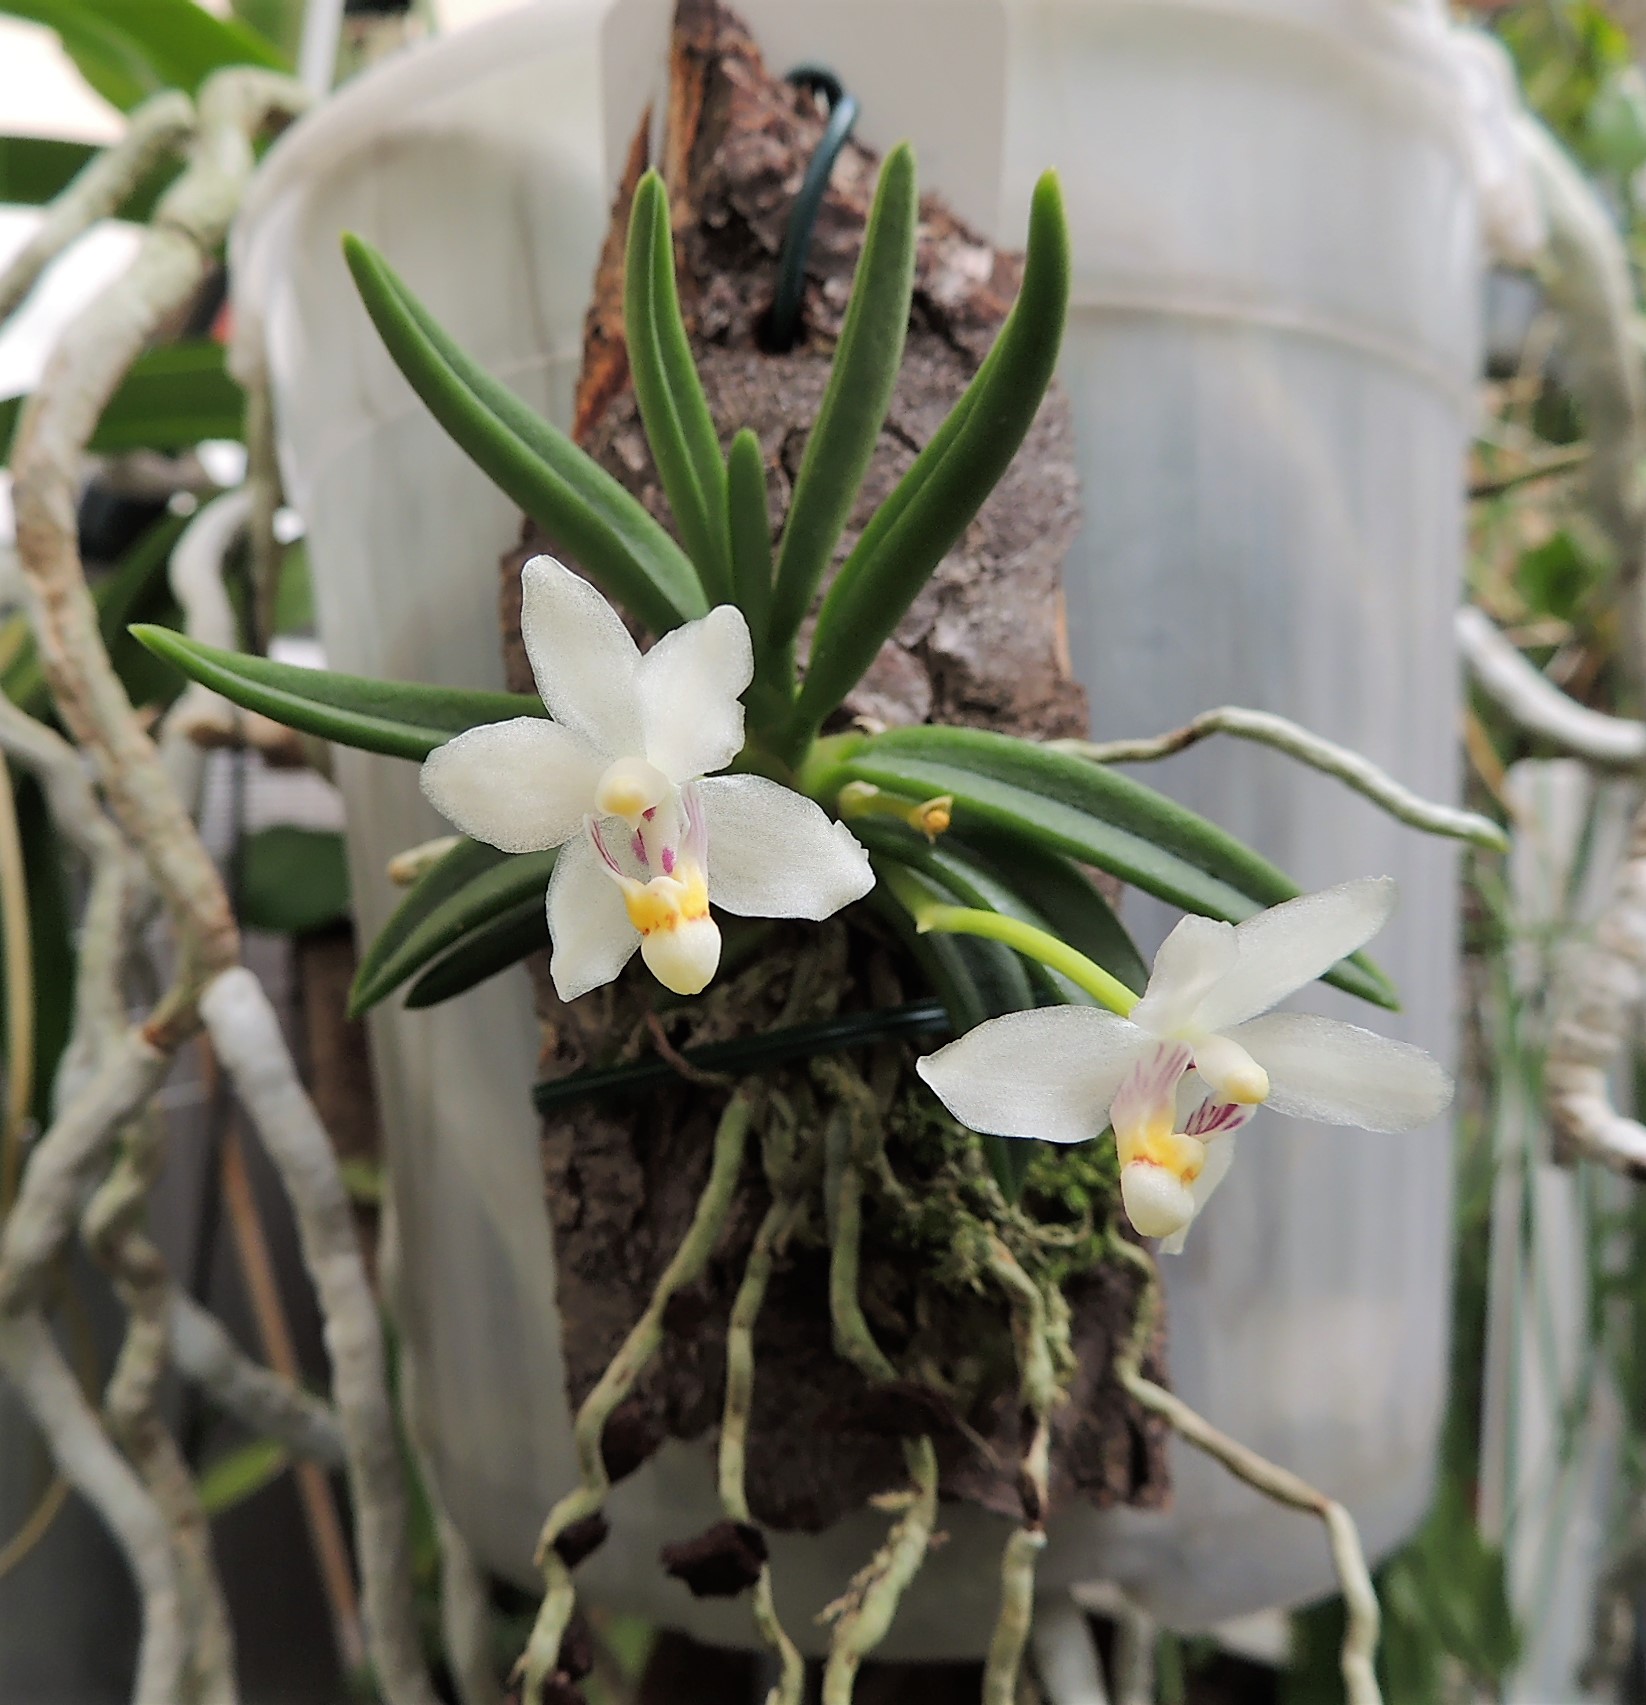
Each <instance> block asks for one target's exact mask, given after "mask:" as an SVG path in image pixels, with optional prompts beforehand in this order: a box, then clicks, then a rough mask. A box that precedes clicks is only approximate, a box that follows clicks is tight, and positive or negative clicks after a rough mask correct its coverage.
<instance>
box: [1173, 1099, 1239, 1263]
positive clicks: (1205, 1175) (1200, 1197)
mask: <svg viewBox="0 0 1646 1705" xmlns="http://www.w3.org/2000/svg"><path fill="white" fill-rule="evenodd" d="M1240 1111H1241V1112H1243V1113H1245V1114H1246V1115H1247V1117H1250V1114H1251V1110H1250V1108H1241V1109H1240ZM1240 1122H1241V1123H1242V1124H1244V1123H1245V1120H1241V1121H1240ZM1234 1157H1235V1140H1234V1138H1233V1137H1232V1136H1228V1137H1219V1138H1217V1139H1216V1140H1215V1141H1208V1142H1207V1144H1206V1164H1205V1165H1204V1166H1203V1167H1201V1169H1200V1176H1199V1177H1198V1178H1197V1179H1195V1181H1194V1182H1193V1183H1192V1184H1191V1185H1190V1186H1189V1194H1190V1195H1191V1196H1192V1197H1193V1198H1194V1219H1191V1220H1190V1221H1189V1223H1188V1225H1186V1226H1184V1227H1183V1228H1182V1229H1181V1230H1180V1231H1174V1232H1173V1233H1172V1235H1171V1236H1170V1237H1168V1238H1164V1239H1162V1240H1161V1244H1160V1253H1161V1254H1162V1255H1181V1254H1182V1253H1183V1245H1184V1243H1185V1241H1186V1240H1187V1238H1188V1236H1189V1232H1190V1230H1191V1229H1192V1228H1193V1226H1194V1222H1195V1220H1196V1219H1199V1218H1200V1211H1201V1209H1202V1208H1204V1207H1205V1206H1206V1202H1207V1199H1208V1198H1209V1197H1210V1196H1211V1193H1212V1192H1213V1191H1214V1190H1215V1189H1216V1188H1217V1187H1218V1185H1219V1184H1221V1183H1222V1182H1223V1180H1224V1179H1225V1178H1226V1177H1227V1176H1228V1174H1229V1168H1230V1167H1231V1166H1233V1165H1234Z"/></svg>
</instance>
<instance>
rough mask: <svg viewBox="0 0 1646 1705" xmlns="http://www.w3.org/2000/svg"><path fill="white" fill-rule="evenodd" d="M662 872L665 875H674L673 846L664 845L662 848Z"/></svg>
mask: <svg viewBox="0 0 1646 1705" xmlns="http://www.w3.org/2000/svg"><path fill="white" fill-rule="evenodd" d="M663 874H664V875H665V876H673V875H674V848H673V847H664V849H663Z"/></svg>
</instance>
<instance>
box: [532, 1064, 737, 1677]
mask: <svg viewBox="0 0 1646 1705" xmlns="http://www.w3.org/2000/svg"><path fill="white" fill-rule="evenodd" d="M748 1134H749V1098H748V1097H747V1096H746V1095H743V1094H741V1093H739V1094H737V1095H734V1096H733V1097H732V1099H731V1100H730V1102H729V1103H728V1104H727V1106H726V1111H725V1112H724V1113H723V1114H722V1115H721V1118H720V1126H719V1129H718V1130H717V1131H716V1132H715V1138H714V1158H713V1161H712V1163H711V1165H710V1168H709V1181H708V1183H707V1184H706V1185H704V1187H703V1194H702V1195H701V1196H700V1197H699V1198H698V1203H697V1211H696V1213H695V1214H693V1216H692V1223H691V1226H690V1227H689V1228H688V1230H687V1232H686V1235H685V1237H684V1239H683V1240H682V1241H681V1244H680V1247H679V1248H678V1249H677V1250H676V1251H675V1252H674V1258H673V1259H672V1260H671V1261H670V1262H669V1264H668V1266H667V1267H666V1268H664V1270H663V1276H662V1277H661V1278H660V1279H659V1280H658V1281H657V1286H656V1288H655V1289H654V1290H653V1291H652V1294H651V1298H650V1300H649V1301H648V1302H647V1304H646V1308H645V1312H644V1313H642V1315H641V1316H640V1318H639V1319H638V1320H637V1321H636V1322H635V1323H634V1326H633V1328H632V1329H631V1331H630V1333H629V1335H628V1337H627V1338H626V1339H624V1341H623V1347H622V1348H621V1349H620V1350H619V1351H618V1352H617V1354H616V1355H615V1356H614V1357H613V1358H612V1359H611V1362H610V1363H609V1364H608V1365H607V1368H606V1371H605V1372H604V1373H603V1374H602V1375H601V1376H600V1379H599V1382H598V1383H597V1384H596V1386H595V1388H594V1390H593V1391H591V1392H590V1393H589V1395H588V1396H587V1397H586V1398H585V1399H584V1400H583V1406H582V1408H581V1409H579V1410H578V1412H577V1425H576V1427H575V1429H574V1431H573V1441H574V1443H575V1445H576V1448H577V1464H578V1473H579V1476H580V1483H579V1485H578V1486H577V1488H576V1489H575V1490H574V1491H571V1492H568V1493H567V1494H566V1496H565V1497H563V1498H562V1499H561V1500H560V1502H559V1503H558V1504H556V1505H555V1506H554V1508H553V1509H552V1510H551V1511H550V1512H549V1519H548V1520H547V1521H546V1522H545V1523H544V1524H543V1536H542V1538H541V1539H539V1541H538V1542H537V1562H538V1566H539V1567H540V1568H541V1569H542V1571H543V1583H544V1593H543V1603H542V1606H541V1607H540V1609H539V1610H538V1613H537V1620H536V1622H535V1623H534V1624H533V1625H532V1631H531V1635H530V1637H529V1638H528V1640H527V1642H526V1649H525V1651H524V1652H522V1653H521V1655H520V1660H519V1662H518V1663H517V1664H516V1665H515V1672H516V1676H517V1678H520V1679H522V1680H523V1683H524V1685H523V1687H522V1694H523V1697H525V1698H527V1699H537V1698H539V1697H540V1696H541V1694H542V1691H543V1684H544V1683H545V1682H546V1681H547V1680H548V1679H549V1677H550V1676H552V1675H553V1674H554V1672H555V1670H556V1668H557V1667H558V1666H559V1663H560V1642H561V1640H562V1639H563V1638H564V1636H565V1632H566V1626H567V1624H568V1623H569V1622H570V1621H571V1618H572V1612H573V1610H574V1609H575V1608H576V1605H577V1587H576V1584H575V1583H574V1582H573V1580H572V1572H571V1570H570V1569H569V1568H567V1567H566V1564H565V1563H564V1562H563V1561H562V1559H561V1557H560V1553H559V1552H558V1551H557V1550H556V1549H555V1542H556V1541H557V1540H558V1539H559V1538H560V1536H561V1535H562V1534H563V1533H565V1531H566V1530H567V1529H568V1528H569V1527H571V1526H572V1525H573V1524H574V1523H576V1522H580V1521H584V1520H586V1519H587V1518H588V1517H590V1516H592V1515H596V1514H598V1513H599V1510H600V1506H601V1505H602V1504H603V1503H604V1502H605V1501H606V1493H607V1492H608V1491H609V1490H610V1489H611V1480H610V1478H609V1477H608V1476H607V1473H606V1463H605V1459H604V1458H603V1457H602V1455H601V1452H600V1441H601V1437H602V1435H603V1434H604V1433H605V1431H606V1423H607V1421H609V1420H610V1419H611V1416H612V1411H613V1410H614V1409H616V1408H617V1406H618V1404H620V1403H621V1402H622V1401H623V1399H624V1398H625V1397H627V1396H628V1394H629V1393H630V1391H632V1390H633V1389H634V1385H635V1381H636V1380H638V1379H639V1378H640V1376H641V1374H642V1373H644V1372H645V1369H646V1364H647V1363H648V1362H650V1361H651V1359H652V1357H653V1356H654V1355H656V1353H657V1350H658V1347H659V1345H661V1344H662V1342H663V1313H664V1310H665V1309H666V1308H667V1307H668V1304H669V1299H670V1298H671V1297H672V1296H673V1295H674V1294H675V1292H676V1291H680V1290H684V1289H685V1288H686V1287H687V1286H688V1285H692V1284H695V1283H696V1282H697V1280H698V1278H699V1276H700V1275H701V1274H702V1272H703V1269H704V1268H705V1267H706V1266H707V1265H708V1264H709V1257H710V1256H711V1255H712V1254H713V1253H714V1246H715V1245H716V1243H718V1242H719V1241H720V1233H721V1230H722V1228H723V1227H724V1226H725V1223H726V1215H727V1212H728V1211H729V1209H730V1208H731V1203H732V1196H733V1193H734V1192H735V1190H736V1188H737V1179H738V1174H739V1173H740V1172H741V1171H742V1170H743V1151H744V1147H745V1145H746V1141H747V1138H748Z"/></svg>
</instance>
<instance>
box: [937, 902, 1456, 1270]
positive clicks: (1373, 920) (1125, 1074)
mask: <svg viewBox="0 0 1646 1705" xmlns="http://www.w3.org/2000/svg"><path fill="white" fill-rule="evenodd" d="M1394 902H1395V885H1394V883H1393V881H1391V880H1390V879H1389V878H1387V877H1369V878H1366V879H1364V880H1361V881H1357V882H1345V883H1343V884H1341V885H1340V886H1338V887H1336V888H1328V889H1325V890H1324V891H1323V892H1321V893H1318V894H1305V895H1303V896H1301V897H1300V898H1298V899H1296V900H1288V901H1287V902H1286V903H1285V904H1284V905H1280V906H1274V907H1271V908H1270V909H1269V910H1268V911H1266V912H1260V913H1259V914H1258V915H1257V916H1256V917H1254V918H1249V919H1248V920H1247V921H1246V922H1245V923H1243V924H1239V925H1231V924H1226V923H1218V922H1215V921H1214V920H1212V919H1210V918H1200V917H1188V918H1184V919H1183V920H1182V922H1180V923H1179V924H1178V925H1177V927H1176V928H1175V929H1174V930H1173V931H1172V933H1171V934H1170V935H1169V936H1167V938H1166V940H1165V941H1164V942H1163V943H1162V944H1161V948H1160V951H1159V953H1158V954H1156V955H1155V962H1154V972H1153V974H1152V975H1151V976H1150V978H1149V986H1148V989H1147V990H1146V991H1145V993H1144V995H1143V998H1142V999H1141V1000H1140V1001H1139V1002H1138V1003H1137V1005H1136V1006H1135V1007H1133V1008H1132V1010H1131V1013H1130V1015H1129V1016H1128V1017H1126V1018H1120V1017H1117V1016H1116V1015H1115V1014H1114V1013H1110V1012H1101V1011H1098V1010H1097V1009H1096V1008H1092V1007H1078V1006H1057V1007H1043V1008H1039V1009H1037V1010H1035V1011H1032V1012H1015V1013H1008V1014H1007V1015H1006V1016H1005V1017H1003V1018H994V1019H990V1020H989V1021H988V1022H987V1023H985V1024H980V1025H978V1026H977V1028H976V1029H975V1030H971V1031H969V1032H968V1033H967V1034H966V1035H964V1036H962V1037H961V1038H960V1039H959V1040H958V1041H956V1042H951V1043H950V1044H949V1045H948V1046H947V1047H946V1048H940V1049H939V1050H938V1051H937V1052H936V1053H935V1054H930V1055H928V1056H927V1057H926V1058H925V1059H923V1060H921V1061H919V1062H918V1069H919V1072H920V1075H921V1076H922V1077H923V1078H924V1079H925V1080H926V1082H927V1083H928V1084H930V1085H931V1087H932V1088H933V1090H935V1091H936V1093H937V1095H938V1097H939V1099H940V1100H941V1101H942V1102H943V1104H944V1106H946V1107H947V1108H948V1109H949V1111H950V1112H951V1113H953V1114H954V1116H955V1117H956V1118H957V1119H959V1120H960V1121H961V1123H962V1124H965V1125H969V1126H970V1127H971V1128H972V1129H973V1130H976V1131H988V1132H991V1133H992V1134H994V1135H996V1136H1002V1137H1039V1138H1041V1139H1042V1140H1043V1141H1046V1142H1054V1143H1082V1142H1088V1141H1090V1140H1091V1139H1092V1138H1093V1137H1096V1136H1097V1135H1099V1133H1100V1132H1101V1131H1102V1130H1103V1128H1104V1126H1105V1125H1108V1124H1113V1126H1114V1131H1115V1141H1116V1143H1117V1144H1118V1146H1119V1150H1120V1162H1121V1176H1120V1188H1121V1199H1122V1203H1123V1205H1124V1206H1125V1209H1126V1213H1127V1217H1128V1218H1129V1219H1130V1220H1131V1222H1132V1224H1133V1225H1134V1226H1135V1227H1136V1228H1137V1230H1138V1231H1140V1232H1141V1233H1142V1234H1143V1235H1144V1236H1146V1237H1164V1238H1166V1239H1168V1240H1169V1241H1168V1243H1167V1244H1166V1245H1165V1247H1166V1248H1167V1249H1168V1250H1172V1249H1174V1248H1180V1247H1181V1246H1182V1239H1183V1234H1184V1233H1185V1232H1186V1231H1187V1229H1188V1227H1189V1224H1190V1222H1191V1221H1192V1220H1193V1219H1194V1217H1195V1215H1196V1214H1198V1213H1199V1212H1200V1209H1201V1208H1202V1207H1203V1206H1204V1204H1205V1201H1206V1198H1207V1197H1208V1196H1209V1195H1210V1194H1211V1192H1212V1190H1213V1189H1214V1188H1215V1187H1216V1186H1217V1184H1218V1183H1219V1182H1221V1180H1222V1178H1223V1176H1224V1174H1225V1173H1226V1172H1227V1171H1228V1167H1229V1162H1230V1161H1231V1160H1232V1159H1233V1153H1234V1140H1233V1135H1232V1133H1233V1132H1234V1131H1235V1130H1236V1129H1237V1128H1238V1127H1239V1126H1240V1125H1242V1124H1244V1123H1245V1122H1246V1120H1247V1119H1248V1118H1250V1117H1251V1114H1252V1111H1253V1110H1254V1109H1255V1108H1256V1107H1257V1106H1259V1105H1266V1106H1269V1107H1272V1108H1274V1109H1275V1111H1276V1112H1279V1113H1290V1114H1294V1115H1296V1116H1297V1117H1299V1118H1304V1119H1320V1120H1323V1121H1325V1122H1326V1123H1328V1124H1333V1125H1359V1126H1361V1127H1362V1128H1363V1129H1365V1130H1368V1131H1407V1130H1414V1129H1415V1128H1416V1127H1417V1126H1419V1125H1423V1124H1427V1123H1428V1121H1429V1120H1430V1119H1432V1118H1434V1117H1435V1116H1436V1115H1437V1114H1438V1113H1440V1112H1441V1111H1442V1110H1443V1109H1444V1108H1445V1107H1446V1105H1447V1103H1448V1102H1449V1101H1450V1100H1451V1095H1452V1083H1451V1079H1450V1078H1449V1077H1447V1075H1446V1073H1445V1072H1444V1071H1443V1070H1442V1069H1441V1068H1440V1066H1439V1065H1438V1064H1437V1063H1436V1062H1435V1061H1434V1060H1433V1059H1431V1058H1430V1056H1429V1055H1428V1054H1426V1053H1424V1052H1423V1050H1422V1049H1421V1048H1414V1047H1412V1046H1411V1045H1410V1044H1409V1043H1405V1042H1395V1041H1391V1040H1390V1039H1389V1038H1387V1037H1384V1036H1378V1035H1376V1034H1374V1033H1373V1032H1372V1031H1370V1030H1362V1029H1361V1028H1360V1027H1359V1026H1358V1025H1354V1024H1344V1023H1340V1022H1339V1021H1338V1020H1336V1019H1330V1018H1318V1017H1314V1016H1312V1015H1309V1014H1305V1013H1291V1012H1275V1013H1272V1012H1270V1011H1269V1008H1270V1007H1272V1006H1274V1005H1275V1004H1276V1003H1277V1002H1279V1001H1281V1000H1284V999H1285V997H1286V996H1287V995H1290V994H1292V993H1293V992H1294V991H1296V990H1298V989H1300V988H1302V987H1303V986H1304V985H1305V984H1307V983H1311V982H1313V981H1314V979H1315V978H1316V977H1318V976H1320V975H1321V973H1322V972H1324V971H1327V970H1330V969H1331V967H1332V966H1333V965H1335V964H1336V963H1337V962H1338V960H1340V959H1342V958H1343V957H1344V956H1345V955H1346V954H1349V953H1353V952H1354V951H1355V950H1356V949H1357V948H1359V947H1362V946H1364V945H1365V944H1366V942H1368V941H1369V940H1370V939H1371V938H1372V937H1373V936H1374V935H1375V934H1376V933H1377V932H1378V930H1379V929H1381V928H1382V927H1383V924H1384V922H1385V921H1386V920H1387V918H1388V916H1389V913H1390V912H1391V910H1392V909H1393V907H1394ZM1191 1071H1192V1072H1193V1074H1194V1077H1195V1078H1198V1079H1199V1081H1200V1082H1201V1083H1203V1084H1204V1085H1205V1086H1206V1088H1207V1089H1208V1090H1210V1092H1211V1093H1210V1095H1209V1096H1208V1097H1206V1098H1205V1099H1204V1100H1200V1098H1198V1097H1194V1096H1189V1097H1187V1098H1186V1097H1185V1091H1186V1089H1187V1083H1186V1081H1185V1080H1186V1075H1187V1074H1188V1073H1190V1072H1191ZM1185 1115H1186V1116H1185Z"/></svg>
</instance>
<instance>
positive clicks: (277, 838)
mask: <svg viewBox="0 0 1646 1705" xmlns="http://www.w3.org/2000/svg"><path fill="white" fill-rule="evenodd" d="M236 874H237V876H238V882H237V885H236V886H237V889H238V893H237V895H236V899H237V902H238V903H237V905H236V908H235V909H236V911H237V912H238V913H239V916H240V921H241V923H243V924H244V925H245V926H246V927H247V928H248V929H262V930H268V931H269V932H270V933H271V934H274V935H307V934H308V933H309V932H310V931H312V930H317V929H325V928H327V927H328V926H329V925H331V924H336V923H343V922H346V921H347V919H348V916H349V871H348V862H347V860H346V858H345V857H344V853H343V837H342V836H341V835H338V834H333V833H331V832H329V831H327V830H320V829H300V828H298V827H296V826H295V825H293V824H287V823H281V824H277V825H275V826H274V827H273V828H268V829H260V830H259V831H258V832H257V833H256V834H254V835H248V836H247V837H246V839H245V840H244V841H243V842H242V843H241V846H240V853H239V865H238V869H237V872H236Z"/></svg>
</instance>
